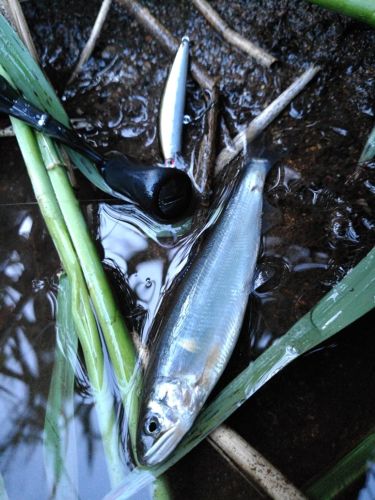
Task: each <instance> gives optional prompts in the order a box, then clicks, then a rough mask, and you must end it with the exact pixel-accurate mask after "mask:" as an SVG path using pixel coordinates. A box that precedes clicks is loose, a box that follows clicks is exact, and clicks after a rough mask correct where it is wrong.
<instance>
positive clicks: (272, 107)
mask: <svg viewBox="0 0 375 500" xmlns="http://www.w3.org/2000/svg"><path fill="white" fill-rule="evenodd" d="M318 71H320V67H319V66H312V67H311V68H309V69H308V70H307V71H305V72H304V73H303V74H302V75H301V76H299V77H298V78H297V79H296V80H295V81H294V82H293V83H292V84H291V85H290V86H289V87H288V88H287V89H286V90H284V92H282V93H281V94H280V95H279V97H277V98H276V99H275V100H274V101H273V102H271V104H269V105H268V106H267V107H266V108H265V109H264V110H263V111H262V112H261V113H260V114H259V115H258V116H257V117H256V118H254V120H253V121H252V122H250V124H249V125H248V127H247V128H246V129H245V130H244V131H243V132H240V133H239V134H237V135H236V137H235V138H234V139H233V142H232V146H231V147H226V148H224V149H223V150H222V151H221V152H220V154H219V156H218V157H217V159H216V165H215V175H218V174H219V173H220V172H221V171H222V169H223V168H224V167H225V166H226V165H228V163H230V162H231V161H232V160H233V159H234V158H235V157H236V156H237V155H238V154H240V153H241V151H242V150H243V146H244V144H249V143H250V142H252V141H253V140H254V139H256V137H258V136H259V135H260V134H261V133H262V132H263V131H264V130H265V129H266V128H267V127H268V125H269V124H270V123H271V122H272V121H273V120H274V119H275V118H276V117H277V116H278V115H279V114H280V113H281V112H282V111H283V110H284V109H285V108H286V106H288V104H289V103H290V102H291V101H292V100H293V99H294V98H295V97H296V96H297V95H298V94H299V93H300V92H301V91H302V90H303V89H304V88H305V87H306V85H307V84H308V83H309V82H310V81H311V80H312V79H313V78H314V76H315V75H316V74H317V73H318Z"/></svg>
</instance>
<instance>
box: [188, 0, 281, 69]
mask: <svg viewBox="0 0 375 500" xmlns="http://www.w3.org/2000/svg"><path fill="white" fill-rule="evenodd" d="M192 2H193V4H194V5H195V7H196V8H197V9H198V10H199V12H200V13H201V14H202V15H203V16H204V17H205V18H206V19H207V21H208V22H209V23H210V24H211V26H213V28H214V29H215V30H216V31H218V32H219V33H220V34H221V36H222V37H223V38H224V40H226V41H227V42H229V43H230V44H232V45H233V46H234V47H237V48H238V49H240V50H242V51H243V52H246V53H247V54H249V56H251V57H253V58H254V59H256V60H257V61H258V62H259V63H260V64H262V65H263V66H266V67H267V68H269V67H270V66H271V65H272V64H273V63H275V62H276V61H277V59H276V57H274V56H272V55H271V54H268V52H266V51H265V50H263V49H261V48H260V47H258V46H257V45H255V44H254V43H252V42H250V41H249V40H247V38H245V37H243V36H242V35H240V34H239V33H237V32H236V31H234V30H232V29H231V28H230V27H229V26H228V25H227V23H226V22H225V21H224V20H223V19H222V18H221V17H220V16H219V14H218V13H217V12H216V10H214V9H213V8H212V7H211V5H210V4H209V3H208V2H207V1H206V0H192Z"/></svg>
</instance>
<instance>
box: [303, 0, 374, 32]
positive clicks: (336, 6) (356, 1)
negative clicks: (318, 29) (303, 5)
mask: <svg viewBox="0 0 375 500" xmlns="http://www.w3.org/2000/svg"><path fill="white" fill-rule="evenodd" d="M309 1H310V2H311V3H316V4H318V5H320V6H321V7H325V8H326V9H330V10H334V11H336V12H339V13H340V14H343V15H344V16H349V17H354V19H358V20H359V21H362V22H364V23H367V24H369V25H370V26H372V27H373V28H375V4H374V0H309Z"/></svg>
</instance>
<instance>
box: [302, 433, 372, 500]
mask: <svg viewBox="0 0 375 500" xmlns="http://www.w3.org/2000/svg"><path fill="white" fill-rule="evenodd" d="M374 451H375V432H373V433H371V434H370V435H369V436H366V438H365V439H363V440H362V441H361V442H360V443H359V444H358V445H357V446H356V447H355V448H354V449H353V450H351V451H350V452H349V453H348V454H346V455H345V456H344V457H343V458H341V459H340V460H339V461H338V462H337V464H335V465H334V466H333V467H332V468H331V469H330V470H329V471H328V472H327V473H326V474H324V475H323V476H321V477H319V478H318V479H317V480H315V481H312V482H310V483H309V484H307V485H306V486H305V487H304V488H303V491H304V492H305V493H306V495H307V497H308V498H309V499H310V498H311V500H328V499H332V498H336V497H337V496H338V495H340V494H341V493H343V491H344V490H345V489H346V488H347V487H348V486H350V485H351V484H353V483H354V482H355V481H357V480H358V479H359V478H360V477H361V476H362V475H364V474H365V473H366V470H367V468H366V465H367V462H368V460H369V459H370V458H371V457H373V456H374ZM373 498H375V497H373Z"/></svg>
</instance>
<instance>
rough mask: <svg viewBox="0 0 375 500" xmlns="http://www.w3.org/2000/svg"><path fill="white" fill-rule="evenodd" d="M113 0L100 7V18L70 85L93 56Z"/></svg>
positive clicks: (104, 0) (83, 51)
mask: <svg viewBox="0 0 375 500" xmlns="http://www.w3.org/2000/svg"><path fill="white" fill-rule="evenodd" d="M111 3H112V0H103V3H102V5H101V7H100V10H99V13H98V16H97V18H96V20H95V23H94V26H93V28H92V31H91V33H90V37H89V39H88V40H87V43H86V45H85V46H84V48H83V50H82V52H81V55H80V57H79V60H78V62H77V65H76V67H75V68H74V70H73V73H72V76H71V77H70V78H69V81H68V85H69V84H70V83H71V82H72V81H73V80H74V79H75V78H76V77H77V75H78V73H79V72H80V71H81V69H82V66H83V65H84V64H85V63H86V62H87V60H88V59H89V57H90V56H91V54H92V52H93V50H94V48H95V44H96V42H97V40H98V38H99V36H100V33H101V31H102V28H103V25H104V22H105V20H106V18H107V14H108V12H109V9H110V7H111Z"/></svg>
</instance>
